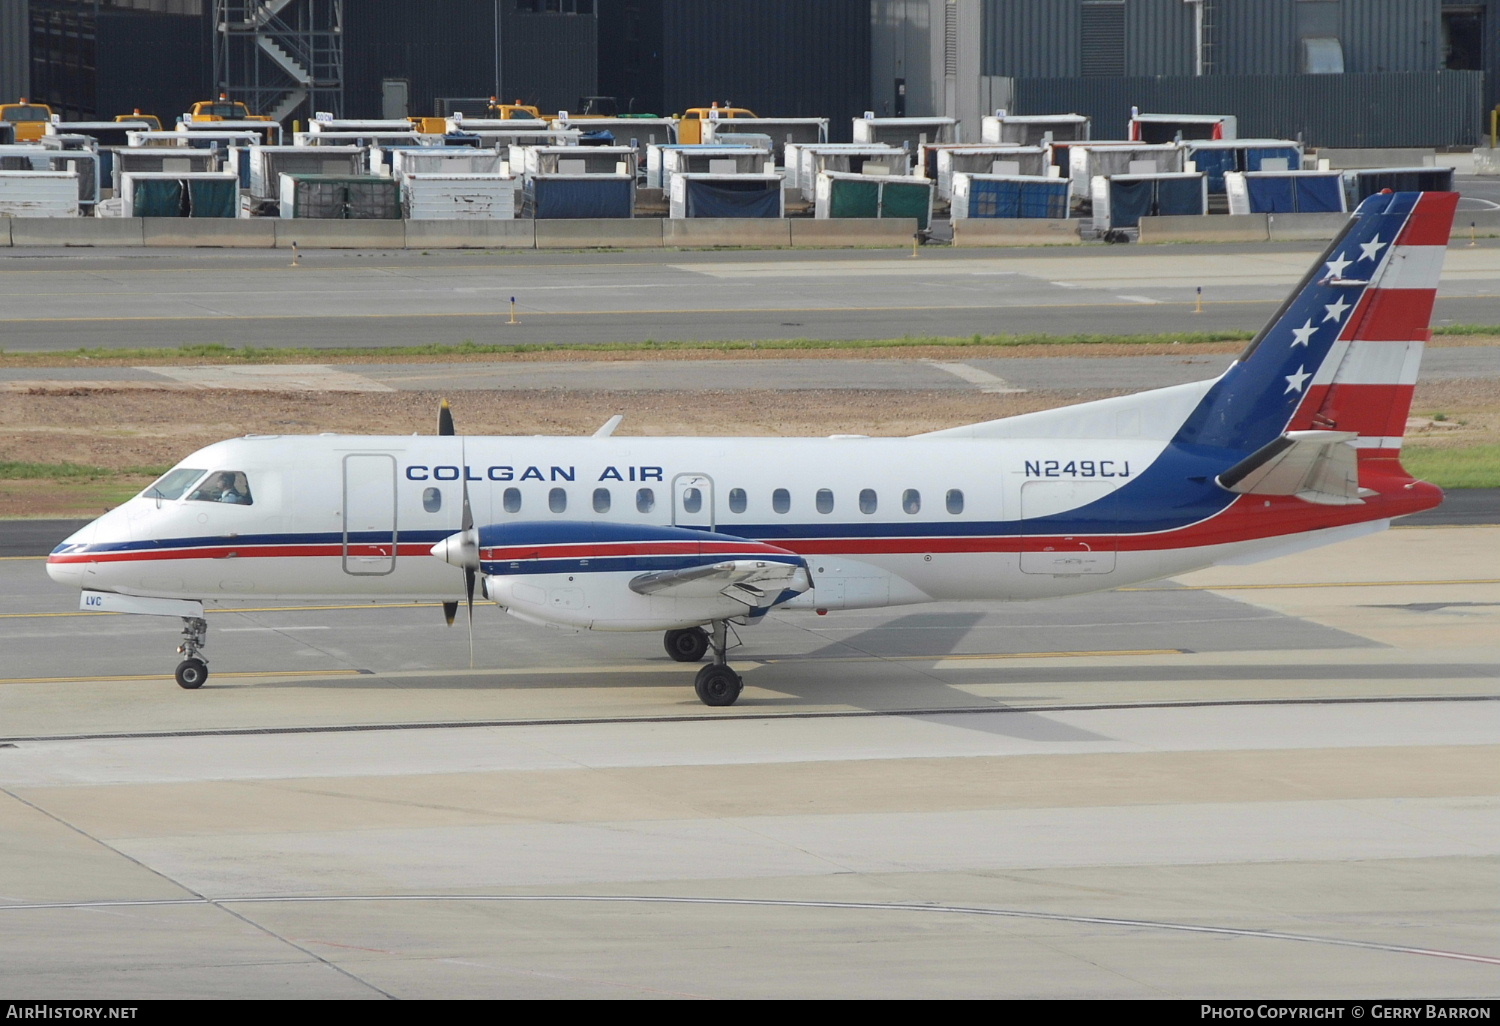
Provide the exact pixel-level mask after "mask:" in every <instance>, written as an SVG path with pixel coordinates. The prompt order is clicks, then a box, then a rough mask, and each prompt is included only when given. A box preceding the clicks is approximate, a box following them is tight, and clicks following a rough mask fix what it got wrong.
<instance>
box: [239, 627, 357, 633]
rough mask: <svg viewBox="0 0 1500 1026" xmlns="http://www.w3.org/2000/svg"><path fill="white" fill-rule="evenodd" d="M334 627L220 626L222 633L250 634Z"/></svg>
mask: <svg viewBox="0 0 1500 1026" xmlns="http://www.w3.org/2000/svg"><path fill="white" fill-rule="evenodd" d="M331 630H333V628H332V627H220V628H219V631H220V633H222V634H248V633H250V632H251V631H275V632H276V633H277V634H281V633H284V632H286V631H331Z"/></svg>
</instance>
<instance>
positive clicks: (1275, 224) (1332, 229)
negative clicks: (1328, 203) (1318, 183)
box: [1266, 213, 1349, 242]
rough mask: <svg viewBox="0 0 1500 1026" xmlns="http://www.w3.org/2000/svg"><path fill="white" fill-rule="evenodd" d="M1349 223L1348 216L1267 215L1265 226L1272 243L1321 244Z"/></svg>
mask: <svg viewBox="0 0 1500 1026" xmlns="http://www.w3.org/2000/svg"><path fill="white" fill-rule="evenodd" d="M1348 223H1349V215H1348V214H1339V213H1331V214H1267V215H1266V226H1267V229H1268V231H1269V232H1270V236H1271V241H1272V242H1322V241H1326V240H1329V239H1332V238H1333V237H1334V236H1335V235H1337V234H1338V233H1339V232H1341V231H1343V230H1344V225H1346V224H1348Z"/></svg>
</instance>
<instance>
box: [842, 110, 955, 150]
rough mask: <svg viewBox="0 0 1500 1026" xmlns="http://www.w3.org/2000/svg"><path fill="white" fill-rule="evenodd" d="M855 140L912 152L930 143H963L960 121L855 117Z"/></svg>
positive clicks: (949, 119) (948, 119) (951, 119)
mask: <svg viewBox="0 0 1500 1026" xmlns="http://www.w3.org/2000/svg"><path fill="white" fill-rule="evenodd" d="M854 141H855V142H857V143H865V144H867V145H868V144H869V143H885V144H886V145H887V146H898V147H905V148H906V149H907V150H910V151H911V152H912V153H915V152H916V151H917V147H918V146H926V145H927V144H928V143H958V142H963V141H964V140H963V127H962V126H961V125H960V124H959V123H958V120H957V119H956V118H855V119H854Z"/></svg>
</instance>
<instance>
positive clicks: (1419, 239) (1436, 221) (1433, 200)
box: [1396, 192, 1458, 246]
mask: <svg viewBox="0 0 1500 1026" xmlns="http://www.w3.org/2000/svg"><path fill="white" fill-rule="evenodd" d="M1457 210H1458V193H1456V192H1424V193H1423V194H1422V196H1421V198H1420V199H1418V200H1417V206H1416V209H1415V210H1413V211H1412V212H1411V216H1410V217H1408V218H1407V219H1406V227H1405V228H1403V229H1402V230H1401V234H1400V236H1398V237H1397V239H1396V245H1398V246H1446V245H1448V237H1449V235H1450V234H1451V233H1452V231H1453V215H1454V212H1455V211H1457Z"/></svg>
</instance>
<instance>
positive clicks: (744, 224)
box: [662, 217, 792, 249]
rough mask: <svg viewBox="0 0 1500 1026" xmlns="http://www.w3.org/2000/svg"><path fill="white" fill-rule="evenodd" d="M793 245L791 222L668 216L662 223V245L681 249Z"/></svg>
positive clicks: (766, 219)
mask: <svg viewBox="0 0 1500 1026" xmlns="http://www.w3.org/2000/svg"><path fill="white" fill-rule="evenodd" d="M791 244H792V227H791V222H790V221H787V220H785V219H778V220H772V219H770V218H760V217H690V218H669V219H668V220H665V221H663V222H662V245H665V246H675V247H677V248H679V249H694V248H707V247H713V246H749V247H754V248H755V249H765V248H767V247H786V246H790V245H791Z"/></svg>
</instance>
